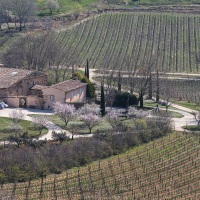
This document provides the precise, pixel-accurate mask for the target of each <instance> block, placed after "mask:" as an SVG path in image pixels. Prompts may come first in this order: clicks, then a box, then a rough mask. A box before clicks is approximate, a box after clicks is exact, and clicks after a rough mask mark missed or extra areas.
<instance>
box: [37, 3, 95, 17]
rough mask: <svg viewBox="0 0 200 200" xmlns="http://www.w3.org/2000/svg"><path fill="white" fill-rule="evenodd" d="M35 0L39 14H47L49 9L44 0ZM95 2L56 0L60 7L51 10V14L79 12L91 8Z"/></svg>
mask: <svg viewBox="0 0 200 200" xmlns="http://www.w3.org/2000/svg"><path fill="white" fill-rule="evenodd" d="M35 1H36V5H37V7H38V10H39V15H41V16H47V15H49V14H50V13H49V10H48V9H47V7H46V0H35ZM96 2H97V0H58V3H59V6H60V9H59V10H58V11H55V12H53V15H57V14H61V13H73V12H77V13H80V12H82V11H84V9H89V8H91V5H92V4H94V3H96Z"/></svg>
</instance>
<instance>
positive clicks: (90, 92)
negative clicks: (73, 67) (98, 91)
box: [72, 72, 95, 98]
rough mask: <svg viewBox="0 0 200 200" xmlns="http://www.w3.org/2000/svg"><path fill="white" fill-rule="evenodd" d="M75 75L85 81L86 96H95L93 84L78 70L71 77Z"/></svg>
mask: <svg viewBox="0 0 200 200" xmlns="http://www.w3.org/2000/svg"><path fill="white" fill-rule="evenodd" d="M75 77H77V78H78V80H80V81H81V82H83V83H87V87H86V96H87V98H94V97H95V87H94V84H93V83H92V82H91V81H90V80H89V79H88V78H87V77H86V76H85V75H83V74H81V73H80V72H75V73H74V74H73V76H72V78H75Z"/></svg>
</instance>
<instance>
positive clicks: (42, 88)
mask: <svg viewBox="0 0 200 200" xmlns="http://www.w3.org/2000/svg"><path fill="white" fill-rule="evenodd" d="M86 85H87V84H85V83H82V82H80V81H79V80H67V81H64V82H61V83H58V84H55V85H52V86H47V75H46V74H45V73H43V72H39V71H31V70H21V69H14V68H4V67H0V100H2V101H5V102H6V103H7V104H8V105H9V106H11V107H27V108H45V109H52V105H53V104H54V103H55V102H56V101H60V102H62V103H66V102H68V103H74V102H82V101H84V100H85V98H86Z"/></svg>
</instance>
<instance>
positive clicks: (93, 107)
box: [78, 103, 100, 115]
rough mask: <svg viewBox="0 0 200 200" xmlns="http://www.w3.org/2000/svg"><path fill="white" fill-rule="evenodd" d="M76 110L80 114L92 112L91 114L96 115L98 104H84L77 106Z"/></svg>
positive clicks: (98, 110)
mask: <svg viewBox="0 0 200 200" xmlns="http://www.w3.org/2000/svg"><path fill="white" fill-rule="evenodd" d="M78 112H79V113H80V114H88V113H92V114H95V115H98V114H99V113H100V108H99V106H98V105H96V104H94V103H92V104H85V105H84V106H83V107H81V108H79V110H78Z"/></svg>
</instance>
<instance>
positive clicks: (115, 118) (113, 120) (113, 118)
mask: <svg viewBox="0 0 200 200" xmlns="http://www.w3.org/2000/svg"><path fill="white" fill-rule="evenodd" d="M105 118H106V120H107V121H108V122H109V123H110V125H111V126H112V128H113V129H114V127H115V126H116V125H117V123H118V122H119V119H120V113H119V112H118V111H117V110H111V111H110V112H108V113H107V115H106V116H105Z"/></svg>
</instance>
